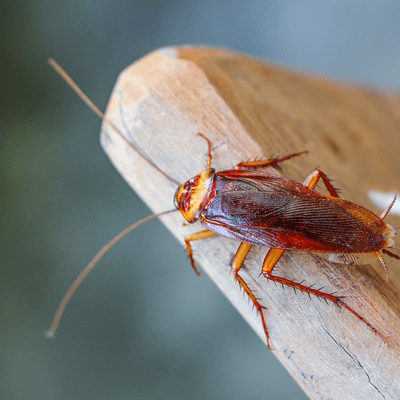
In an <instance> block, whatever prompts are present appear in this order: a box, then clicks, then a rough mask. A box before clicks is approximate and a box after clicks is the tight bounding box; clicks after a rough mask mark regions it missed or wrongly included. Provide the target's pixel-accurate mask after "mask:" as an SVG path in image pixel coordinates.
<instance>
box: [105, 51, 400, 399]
mask: <svg viewBox="0 0 400 400" xmlns="http://www.w3.org/2000/svg"><path fill="white" fill-rule="evenodd" d="M106 118H108V119H110V120H111V121H112V123H113V124H115V125H116V126H117V127H118V129H119V130H120V131H121V132H122V133H123V135H124V136H125V137H126V140H124V139H123V138H121V136H119V135H118V134H117V133H116V132H115V131H113V129H112V128H110V125H109V124H103V127H102V135H101V143H102V145H103V147H104V149H105V151H106V152H107V154H108V155H109V157H110V158H111V160H112V162H113V163H114V165H115V167H116V168H117V169H118V171H119V172H120V173H121V174H122V175H123V177H124V178H125V179H126V181H127V182H128V183H129V184H130V185H131V186H132V188H134V190H136V191H137V192H138V194H139V195H140V196H141V197H142V199H143V200H144V201H145V202H146V203H147V204H148V205H149V206H150V207H151V208H152V209H153V210H154V212H160V211H163V210H166V209H168V208H170V207H171V203H172V199H173V195H174V192H175V190H176V184H175V183H173V182H171V181H170V180H168V178H166V177H165V176H163V175H162V174H161V173H160V172H159V171H157V170H156V169H155V168H154V167H153V166H152V165H150V164H149V163H148V162H147V161H146V159H145V158H142V157H140V155H139V154H138V153H137V152H135V151H133V150H132V148H131V146H130V145H128V142H129V143H131V144H133V145H134V146H135V147H137V148H138V149H139V151H140V152H141V153H143V154H144V155H145V157H146V158H147V159H149V160H151V162H152V163H153V164H154V165H156V166H157V167H158V168H160V169H161V170H163V171H164V172H165V173H166V174H167V175H169V176H170V177H172V178H173V179H174V180H176V181H179V182H184V181H186V180H188V179H189V178H191V177H192V176H194V175H196V174H198V173H199V172H201V171H202V170H204V168H205V166H206V161H207V147H206V145H205V143H204V140H202V139H201V138H199V137H198V136H196V134H197V133H198V132H201V133H203V134H205V135H206V136H207V138H208V139H210V140H211V142H212V144H213V146H214V148H213V167H214V168H216V169H217V170H223V169H230V168H232V166H234V165H235V164H237V163H238V162H240V161H246V160H249V159H250V160H251V159H255V158H260V157H261V156H264V157H270V156H271V155H278V154H283V155H285V154H289V153H293V152H299V151H302V150H309V151H310V153H311V154H310V155H306V156H302V157H300V158H296V159H294V160H290V161H285V163H284V164H283V168H284V169H283V172H284V175H285V176H287V177H289V178H292V179H296V180H298V181H300V182H301V181H303V180H304V178H305V177H306V176H307V175H308V174H309V173H310V172H311V171H312V170H313V169H314V168H315V167H316V166H319V168H321V169H322V170H323V171H324V172H327V173H329V174H330V177H331V178H334V179H335V180H336V182H335V186H337V187H340V189H341V191H342V193H343V197H344V198H346V199H347V200H351V201H354V202H356V203H358V204H361V205H363V206H365V207H367V208H370V209H372V210H373V211H375V212H376V213H377V214H378V215H379V214H380V212H381V211H382V210H378V209H377V208H376V207H375V206H374V205H373V204H371V203H370V202H369V201H368V197H367V193H368V191H369V190H371V189H376V190H385V191H390V190H398V189H399V187H398V176H397V175H396V172H397V167H398V157H399V154H400V151H399V150H400V101H399V97H398V95H395V94H388V93H386V94H384V93H381V92H378V91H372V90H370V89H367V88H362V87H352V86H349V85H343V84H339V83H337V82H333V81H328V80H325V79H322V78H318V77H315V76H314V77H313V76H307V75H304V74H301V73H298V72H294V71H290V70H287V69H284V68H282V67H277V66H274V65H270V64H266V63H264V62H263V61H260V60H257V59H254V58H251V57H247V56H244V55H241V54H238V53H234V52H230V51H226V50H220V49H212V48H195V47H194V48H191V47H184V48H176V47H175V48H166V49H161V50H158V51H155V52H153V53H151V54H149V55H147V56H146V57H144V58H143V59H141V60H139V61H138V62H136V63H134V64H133V65H131V66H129V67H128V68H127V69H125V70H124V71H123V73H122V74H121V75H120V77H119V79H118V81H117V83H116V86H115V88H114V91H113V94H112V96H111V99H110V102H109V105H108V108H107V111H106ZM274 172H275V171H274ZM386 220H387V222H388V223H390V224H392V225H394V226H395V225H399V221H398V220H396V217H391V216H390V215H389V216H388V217H387V219H386ZM163 222H164V223H165V224H166V225H167V227H168V228H169V229H170V230H171V232H172V233H173V234H174V235H175V236H176V237H177V239H178V240H179V241H180V242H181V243H182V244H183V238H184V237H185V236H187V235H189V234H191V233H194V232H196V231H199V230H201V226H200V225H195V226H191V225H190V226H187V225H186V226H182V217H181V216H180V215H178V214H176V215H170V216H166V217H164V218H163ZM193 247H194V250H195V252H196V255H195V258H196V261H197V262H198V263H199V264H200V265H201V266H202V267H203V268H204V270H205V271H206V272H207V273H208V274H209V275H210V277H211V278H212V279H213V280H214V281H215V282H216V284H217V285H218V286H219V287H220V289H221V290H222V291H223V292H224V293H225V294H226V296H227V297H228V298H229V299H230V300H231V301H232V303H233V304H234V305H235V307H237V309H238V310H239V311H240V312H241V313H242V315H243V316H244V318H245V319H246V320H247V321H248V322H249V323H250V324H251V326H252V327H253V328H254V330H255V331H256V332H257V333H258V334H259V335H260V337H261V338H262V340H264V341H265V337H264V334H263V331H262V327H261V323H260V319H259V317H258V315H257V314H256V312H255V311H254V310H253V309H252V307H251V303H250V302H249V301H248V299H247V298H246V297H245V296H244V295H243V293H242V292H241V291H240V288H239V286H238V285H237V284H236V283H235V281H234V279H233V277H232V275H231V274H230V261H231V259H232V256H233V254H234V253H235V251H236V249H237V247H238V243H237V242H234V241H231V240H229V239H225V238H221V237H217V238H210V239H207V240H202V241H198V242H195V243H194V244H193ZM266 251H267V249H265V248H262V247H258V248H256V249H253V250H252V252H251V255H250V258H249V259H248V260H246V267H247V272H245V273H243V277H244V279H245V280H246V282H247V283H248V284H249V286H250V287H251V288H252V289H254V290H256V291H257V297H258V298H259V299H260V302H261V304H262V305H263V306H265V307H266V308H267V311H266V312H265V318H266V323H267V326H268V330H269V332H270V335H271V341H272V345H273V347H274V348H275V350H274V353H275V354H276V356H277V357H278V358H279V359H280V360H281V362H282V363H283V364H284V365H285V367H286V368H287V369H288V370H289V371H290V373H291V374H292V375H293V377H294V378H295V379H296V380H297V382H298V383H299V384H300V385H301V386H302V388H303V389H304V390H305V391H306V393H307V394H308V395H309V396H310V398H312V399H320V398H329V399H344V398H346V399H350V398H351V399H375V398H376V399H381V398H386V399H389V398H391V399H394V398H400V388H399V369H400V361H399V360H400V335H399V332H400V321H399V317H398V316H399V314H400V301H399V300H400V298H399V286H400V266H399V264H398V261H396V260H387V263H388V265H389V270H390V273H389V276H390V281H389V283H386V282H385V273H384V271H383V269H382V267H381V265H380V263H378V262H376V263H374V264H373V265H368V266H358V267H356V266H344V265H339V264H333V263H329V262H327V261H325V260H322V259H320V258H318V257H317V256H314V255H311V254H305V253H299V252H285V254H284V255H283V257H282V259H281V261H280V264H279V269H278V271H277V272H278V273H279V275H280V276H282V277H287V278H289V279H292V280H295V281H298V282H300V281H304V283H305V284H308V285H311V284H315V285H316V287H322V286H324V287H325V288H324V291H328V292H337V293H338V294H339V295H341V296H346V302H347V304H349V306H350V307H352V308H353V309H354V310H356V311H357V312H358V313H359V314H360V315H362V316H364V317H365V318H366V319H367V320H368V321H369V322H370V323H371V324H372V325H373V326H374V327H375V328H377V329H378V330H379V331H380V332H381V333H382V334H383V335H385V336H387V337H389V342H388V344H387V345H386V344H385V343H384V342H383V341H382V340H381V339H380V338H379V337H378V336H377V335H375V334H374V333H373V332H372V331H371V330H370V329H369V328H368V327H367V326H365V324H363V323H362V322H361V321H359V320H357V318H355V317H354V316H353V315H351V314H350V313H349V312H347V311H346V310H344V309H338V308H336V307H335V306H333V305H332V304H325V303H324V302H321V301H319V300H318V299H317V298H313V297H311V298H308V296H307V295H304V294H301V293H300V294H296V293H294V292H293V291H291V290H290V289H286V290H283V289H282V288H281V287H280V286H275V285H273V284H271V283H269V282H267V280H266V279H264V278H263V277H260V276H259V274H260V271H261V263H262V260H263V257H264V256H265V254H266ZM172 267H173V266H171V268H172ZM188 268H190V265H189V264H188ZM228 329H229V327H227V330H228ZM245 345H246V344H245V343H244V344H243V346H245Z"/></svg>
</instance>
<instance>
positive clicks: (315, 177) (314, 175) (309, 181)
mask: <svg viewBox="0 0 400 400" xmlns="http://www.w3.org/2000/svg"><path fill="white" fill-rule="evenodd" d="M320 179H322V180H323V181H324V184H325V186H326V188H327V189H328V191H329V193H330V194H331V196H333V197H339V195H338V194H337V192H336V189H335V188H334V187H333V186H332V184H331V181H330V180H329V178H328V177H327V176H326V174H324V173H323V172H322V171H320V170H319V169H316V170H314V171H313V172H311V174H310V175H308V177H307V178H306V180H305V181H304V182H303V185H304V186H307V187H308V188H310V189H315V186H316V185H317V183H318V181H319V180H320Z"/></svg>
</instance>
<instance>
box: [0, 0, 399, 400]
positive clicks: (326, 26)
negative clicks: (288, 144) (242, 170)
mask: <svg viewBox="0 0 400 400" xmlns="http://www.w3.org/2000/svg"><path fill="white" fill-rule="evenodd" d="M3 3H4V2H3ZM9 4H10V5H8V6H5V5H4V4H3V5H2V7H1V13H0V14H1V15H0V22H1V23H0V32H1V35H0V45H1V48H0V54H1V58H0V60H1V63H0V70H1V74H0V83H1V90H0V94H1V96H0V104H1V106H0V202H1V209H0V210H1V211H0V221H1V222H0V224H1V225H0V247H1V248H0V252H1V256H0V257H1V258H0V260H1V275H0V282H1V283H0V296H1V307H0V312H1V330H0V335H1V337H0V357H1V358H0V372H1V373H0V399H2V400H3V399H4V400H8V399H31V400H36V399H98V400H101V399H118V400H119V399H247V400H251V399H296V400H301V399H305V395H304V394H303V392H302V390H301V389H300V388H299V387H298V386H297V384H296V383H295V382H294V381H293V380H292V378H291V377H290V376H289V375H288V374H287V373H286V371H285V370H284V369H283V367H282V366H281V365H280V364H279V363H278V362H277V360H276V359H275V357H274V355H273V353H272V352H269V351H268V350H267V349H266V347H265V346H264V345H263V343H262V342H261V341H260V339H259V338H258V337H257V336H256V335H255V334H254V333H253V332H252V330H251V329H250V328H249V327H248V326H247V325H246V324H245V322H244V321H243V320H242V318H241V317H240V316H239V314H238V313H237V312H236V311H235V310H234V309H233V308H232V306H231V305H230V304H229V303H228V302H227V300H226V299H225V298H224V297H223V296H222V295H221V294H220V293H219V292H218V290H217V289H216V287H214V285H213V284H212V283H211V282H210V281H209V279H208V278H207V277H206V276H204V277H203V278H201V279H198V278H197V277H196V276H195V274H194V273H193V271H192V269H191V267H190V265H189V262H188V260H187V257H186V256H185V253H184V252H183V249H182V247H181V246H180V245H179V244H178V243H177V242H175V240H174V239H173V238H172V237H171V236H170V235H169V233H168V232H167V231H166V229H165V228H164V227H163V226H162V225H161V223H160V222H158V221H153V222H151V223H149V224H148V225H147V226H143V227H141V228H140V230H137V231H136V232H134V233H133V234H131V235H130V236H128V237H127V238H125V239H124V240H123V241H122V242H121V243H119V244H118V245H117V246H116V247H115V248H113V249H112V250H111V251H110V252H109V253H108V254H107V255H106V257H105V258H104V259H103V260H102V261H101V262H100V264H99V265H98V266H97V267H96V269H95V270H94V271H93V272H92V274H90V275H89V277H88V278H87V280H86V281H85V282H84V284H83V285H82V286H81V287H80V288H79V290H78V292H77V293H76V295H75V296H74V298H73V299H72V302H71V303H70V304H69V306H68V308H67V312H66V313H65V315H64V318H63V320H62V322H61V326H60V329H59V331H58V333H57V335H56V338H55V339H54V340H52V341H50V340H46V339H45V337H44V333H45V331H46V330H47V329H48V328H49V324H50V322H51V319H52V317H53V313H54V311H55V309H56V307H57V305H58V303H59V301H60V300H61V297H62V296H63V294H64V293H65V291H66V289H67V288H68V286H69V285H70V283H71V282H72V281H73V280H74V279H75V277H76V276H77V275H78V273H79V272H80V271H81V270H82V268H83V267H84V265H85V264H86V263H87V262H88V261H89V260H90V259H91V257H92V256H93V255H94V254H95V253H96V252H97V251H98V250H99V249H100V248H101V247H102V246H103V245H104V244H105V243H106V242H107V241H108V240H110V239H111V238H112V237H113V236H114V235H115V234H117V233H119V232H120V231H121V230H123V229H124V228H125V227H126V226H127V225H129V224H131V223H132V222H135V221H137V220H138V219H140V218H143V217H145V216H147V215H148V214H149V213H150V212H149V210H148V209H147V208H146V206H144V205H143V204H142V203H141V202H140V201H139V200H138V199H137V197H136V195H135V194H134V193H133V192H132V191H131V190H130V189H129V188H128V186H127V185H126V184H125V182H124V181H123V180H122V178H120V177H119V175H118V174H117V173H116V172H115V171H114V169H113V167H112V166H111V164H110V163H109V161H108V159H107V157H106V156H105V155H104V154H103V152H102V150H101V148H100V145H99V142H98V135H99V129H100V120H99V119H98V118H97V117H96V116H95V115H94V114H93V113H92V112H91V111H89V110H88V109H87V107H86V106H85V105H84V104H83V103H82V102H81V101H80V100H79V99H78V98H77V96H76V95H75V94H74V93H73V92H72V90H70V89H69V88H68V87H67V86H66V85H65V84H64V82H63V81H62V80H61V78H59V77H58V76H57V75H56V74H55V73H54V72H53V71H52V70H51V69H50V67H49V66H48V65H47V59H48V58H49V57H54V58H55V59H56V60H57V61H58V62H59V63H60V64H61V65H62V66H63V67H64V68H65V69H66V70H67V71H68V72H69V73H70V75H71V76H72V77H73V78H74V79H75V80H76V81H77V83H78V84H79V85H80V86H81V87H82V89H83V90H84V91H85V92H86V94H87V95H88V96H89V97H90V98H91V99H92V100H93V101H94V102H95V103H96V104H97V105H98V106H99V107H100V108H101V109H103V110H104V109H105V106H106V104H107V101H108V97H109V95H110V92H111V90H112V87H113V85H114V82H115V80H116V78H117V76H118V74H119V72H120V71H121V70H122V69H123V68H125V67H126V66H127V65H129V64H131V63H132V62H133V61H135V60H136V59H138V58H139V57H141V56H143V55H145V54H147V53H148V52H150V51H151V50H153V49H156V48H158V47H163V46H169V45H176V44H211V45H217V46H226V47H229V48H232V49H235V50H239V51H243V52H246V53H250V54H252V55H255V56H258V57H262V58H265V59H267V60H270V61H276V62H279V63H283V64H285V65H288V66H291V67H295V68H299V69H303V70H307V71H309V72H317V73H322V74H325V75H328V76H332V77H336V78H340V79H344V80H348V81H359V82H363V83H366V84H369V85H375V86H376V85H378V86H382V85H383V86H389V87H394V88H398V86H399V79H398V77H399V67H400V26H399V21H400V3H399V1H398V0H392V1H391V0H381V1H376V2H372V1H348V0H338V1H309V0H304V1H301V2H300V1H255V0H249V1H246V2H244V1H237V0H230V1H226V0H224V1H210V0H202V1H199V0H191V1H190V0H189V1H188V0H186V1H179V0H170V1H164V2H162V1H159V0H146V1H144V0H137V1H135V0H131V1H127V0H114V1H109V0H103V1H87V0H81V1H63V0H62V1H46V0H33V1H21V0H16V1H14V2H12V3H11V2H9ZM328 172H333V171H328ZM171 205H172V204H166V209H167V208H170V207H171Z"/></svg>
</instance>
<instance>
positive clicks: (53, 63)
mask: <svg viewBox="0 0 400 400" xmlns="http://www.w3.org/2000/svg"><path fill="white" fill-rule="evenodd" d="M49 64H50V65H51V66H52V67H53V69H54V70H55V71H56V72H57V73H58V74H59V75H60V76H61V77H62V78H63V79H64V80H65V82H67V83H68V85H69V86H70V87H71V88H72V90H73V91H74V92H75V93H76V94H77V95H78V96H79V97H80V98H81V99H82V100H83V101H84V102H85V103H86V104H87V105H88V107H89V108H90V109H92V110H93V111H94V112H95V113H96V114H97V115H98V116H99V117H100V118H101V119H102V120H103V121H104V122H105V123H106V124H108V125H109V126H110V127H111V128H112V129H114V131H115V132H116V133H117V134H118V135H119V136H120V137H121V138H122V139H123V140H125V142H126V143H128V145H129V146H130V147H131V148H132V149H133V150H134V151H135V152H136V153H138V154H139V155H140V156H141V157H142V158H144V159H145V160H146V161H147V162H148V163H149V164H150V165H151V166H152V167H153V168H155V169H156V170H157V171H158V172H160V173H161V174H162V175H164V176H165V177H166V178H168V179H169V180H170V181H172V182H174V183H175V184H176V185H177V186H180V183H179V182H178V181H176V180H175V179H173V178H171V177H170V176H169V175H167V174H166V173H165V172H164V171H162V170H161V169H160V168H158V167H157V165H155V164H154V163H153V162H152V161H151V160H149V159H148V158H147V157H146V156H145V155H144V154H142V153H141V152H140V151H139V150H138V149H137V148H136V147H135V146H134V145H133V144H132V143H131V142H129V141H128V140H127V139H126V137H125V136H124V135H123V134H122V132H121V131H120V130H119V129H118V128H117V127H116V126H115V125H114V124H113V123H112V122H111V121H109V120H108V119H106V118H105V116H104V114H103V113H102V112H101V111H100V110H99V109H98V108H97V107H96V106H95V105H94V103H93V102H92V101H91V100H90V99H89V97H87V96H86V95H85V93H83V91H82V90H81V89H80V87H79V86H78V85H77V84H76V83H75V82H74V81H73V79H72V78H71V77H70V76H69V75H68V74H67V73H66V72H65V71H64V70H63V69H62V68H61V66H60V65H59V64H58V63H57V62H56V61H55V60H54V59H53V58H50V59H49Z"/></svg>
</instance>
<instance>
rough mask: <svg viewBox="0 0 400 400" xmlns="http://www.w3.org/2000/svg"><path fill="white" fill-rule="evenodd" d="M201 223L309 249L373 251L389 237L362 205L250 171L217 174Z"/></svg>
mask: <svg viewBox="0 0 400 400" xmlns="http://www.w3.org/2000/svg"><path fill="white" fill-rule="evenodd" d="M200 222H201V223H202V225H204V226H205V227H206V228H207V229H209V230H211V231H213V232H215V233H217V234H219V235H222V236H225V237H229V238H232V239H237V240H240V241H243V242H247V243H251V244H258V245H265V246H268V247H274V248H280V249H288V250H303V251H311V252H313V251H315V252H328V253H360V252H361V253H362V252H375V251H378V250H381V249H383V248H385V247H387V245H388V241H389V238H390V232H389V228H388V226H387V225H386V224H385V223H384V222H382V221H381V220H380V219H379V217H378V216H376V215H375V214H374V213H373V212H371V211H369V210H367V209H365V208H363V207H361V206H358V205H356V204H354V203H351V202H349V201H346V200H342V199H339V198H334V197H332V196H325V195H323V194H320V193H318V192H316V191H314V190H311V189H309V188H307V187H305V186H304V185H302V184H301V183H298V182H295V181H292V180H290V179H286V178H283V177H280V176H277V175H271V174H267V173H263V172H255V171H248V170H229V171H223V172H219V173H217V174H216V175H215V178H214V186H213V189H212V194H211V196H210V198H209V200H208V202H207V204H206V207H205V208H204V210H203V212H202V213H201V216H200Z"/></svg>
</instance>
